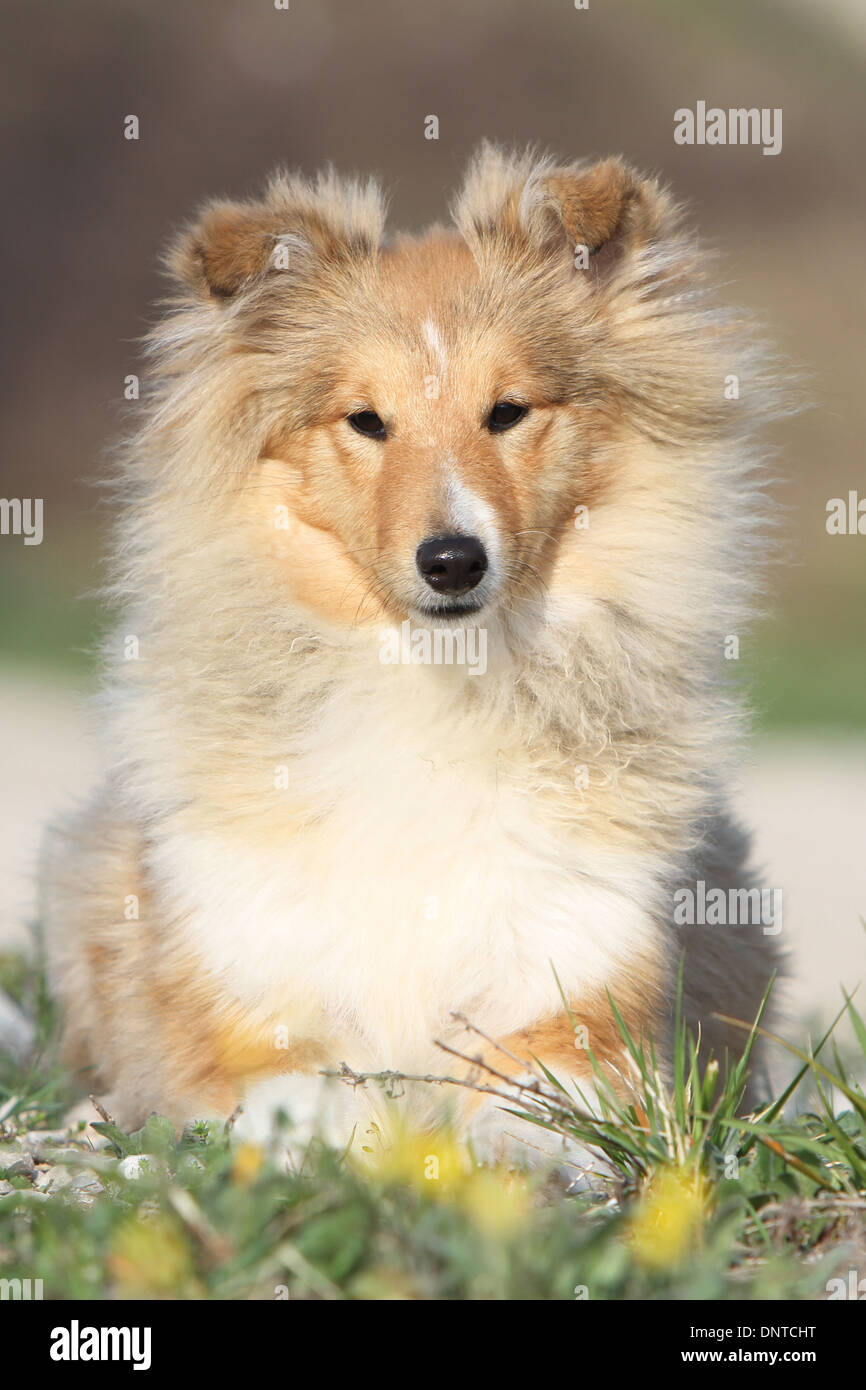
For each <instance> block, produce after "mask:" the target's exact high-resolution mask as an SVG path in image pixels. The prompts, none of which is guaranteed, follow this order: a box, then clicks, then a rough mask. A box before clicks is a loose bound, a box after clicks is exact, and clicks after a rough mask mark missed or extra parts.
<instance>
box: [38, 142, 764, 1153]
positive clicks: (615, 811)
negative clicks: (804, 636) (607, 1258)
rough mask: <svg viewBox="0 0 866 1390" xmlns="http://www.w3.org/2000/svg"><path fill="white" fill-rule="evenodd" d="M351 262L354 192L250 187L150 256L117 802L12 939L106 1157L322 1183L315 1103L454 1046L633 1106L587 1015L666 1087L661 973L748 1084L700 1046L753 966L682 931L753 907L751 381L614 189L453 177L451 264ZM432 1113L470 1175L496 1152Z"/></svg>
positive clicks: (343, 1106)
mask: <svg viewBox="0 0 866 1390" xmlns="http://www.w3.org/2000/svg"><path fill="white" fill-rule="evenodd" d="M381 224H382V212H381V204H380V201H379V198H378V195H377V194H376V193H375V190H373V189H370V188H367V189H359V188H358V187H357V186H355V185H341V184H339V183H337V182H336V181H335V180H334V179H333V178H332V177H330V176H328V177H327V178H325V179H323V180H320V182H319V184H318V185H316V186H315V187H309V186H306V185H303V184H301V183H299V182H295V181H291V182H290V181H286V180H278V181H276V182H275V183H274V184H273V185H272V186H271V189H270V190H269V193H268V196H267V198H266V200H265V201H264V202H263V203H261V204H253V205H243V206H241V205H231V204H218V205H214V206H213V207H211V208H210V209H209V210H208V211H207V212H206V213H205V215H204V217H203V219H202V220H201V222H200V223H199V224H198V225H197V226H196V227H195V228H194V229H192V230H191V231H190V232H189V233H188V234H187V235H186V236H185V237H184V238H183V239H182V240H181V241H180V242H179V244H178V247H177V248H176V250H175V253H174V257H173V261H172V265H173V269H174V271H175V273H176V274H177V276H178V277H179V279H180V280H181V282H182V284H183V286H184V298H183V300H182V301H181V303H180V305H179V307H178V311H177V312H176V313H175V314H174V315H173V316H171V317H169V318H168V319H167V320H166V322H165V323H164V324H163V325H162V326H161V327H160V328H159V329H158V330H157V331H156V333H155V335H154V340H153V341H154V348H155V362H156V364H157V369H158V373H159V386H158V389H156V390H151V392H150V393H148V391H147V390H145V397H146V398H147V396H148V394H150V396H151V404H150V406H149V407H148V408H147V412H146V419H145V422H144V426H143V428H142V430H141V432H140V434H139V435H138V436H137V437H136V439H135V440H134V441H133V443H132V445H131V446H130V449H129V451H128V455H127V461H126V471H125V480H124V500H125V504H126V505H125V509H124V513H123V521H122V525H121V528H120V531H119V544H118V552H119V555H120V561H121V564H120V567H119V574H118V586H119V588H120V589H121V590H122V593H123V596H124V601H125V609H124V617H123V625H122V628H121V630H120V633H119V635H118V638H117V640H116V644H115V645H114V646H113V647H112V649H111V657H112V670H111V681H110V685H109V689H108V694H107V701H106V720H107V724H108V728H109V730H110V749H111V754H112V758H113V772H112V775H111V778H110V781H109V785H108V787H107V789H106V790H105V791H104V792H103V794H102V795H101V796H100V799H99V801H98V803H97V804H95V805H94V806H93V807H92V808H91V810H90V811H89V812H88V813H87V814H86V815H85V816H84V817H83V818H81V819H80V820H79V821H78V822H77V823H76V824H75V825H73V826H71V827H67V828H66V829H65V830H63V831H61V832H59V834H58V836H57V843H56V844H55V847H54V851H53V854H52V866H51V869H50V871H49V875H48V885H47V887H48V891H47V896H46V912H45V921H46V933H47V937H48V944H49V958H50V961H51V968H52V972H53V978H54V980H55V982H56V987H57V989H58V991H59V993H60V995H61V996H62V998H63V1000H64V1002H65V1004H66V1013H67V1028H66V1039H67V1050H68V1055H69V1057H70V1059H71V1060H74V1061H75V1062H76V1063H77V1064H80V1065H84V1066H86V1065H91V1066H95V1067H96V1068H97V1070H98V1074H99V1076H100V1077H101V1078H102V1081H101V1083H100V1084H103V1085H104V1086H105V1088H106V1094H108V1093H109V1092H110V1094H111V1100H110V1105H111V1107H112V1108H113V1109H114V1110H115V1112H116V1114H117V1115H118V1117H119V1118H120V1119H121V1120H124V1121H125V1122H127V1123H131V1122H134V1121H136V1120H138V1119H140V1118H141V1117H142V1116H143V1115H145V1114H146V1113H147V1112H148V1111H150V1110H153V1109H156V1110H159V1111H160V1112H162V1113H167V1114H169V1115H170V1116H172V1117H173V1118H174V1119H175V1120H177V1121H178V1122H181V1121H185V1120H188V1119H191V1118H193V1117H196V1116H198V1115H203V1114H213V1113H224V1114H228V1113H229V1112H231V1111H233V1110H234V1109H235V1107H236V1106H237V1105H238V1103H243V1105H244V1107H245V1110H246V1113H247V1116H248V1117H250V1121H249V1122H250V1124H251V1125H252V1126H253V1127H254V1128H255V1125H256V1123H257V1121H256V1120H255V1118H254V1117H255V1116H257V1115H258V1114H259V1112H261V1113H262V1114H267V1113H269V1112H270V1111H271V1110H272V1109H274V1108H277V1107H279V1108H283V1109H285V1110H287V1111H288V1112H289V1113H290V1114H291V1115H292V1116H293V1118H294V1119H295V1120H296V1121H298V1122H299V1123H300V1125H301V1128H302V1129H303V1127H304V1126H305V1125H306V1126H310V1125H311V1124H312V1122H313V1121H314V1119H316V1118H318V1119H320V1120H323V1121H324V1126H325V1134H326V1137H328V1138H333V1139H334V1141H335V1142H340V1141H341V1140H342V1139H347V1138H348V1137H349V1135H350V1133H351V1132H352V1129H353V1126H354V1125H356V1124H357V1122H358V1121H361V1123H362V1126H363V1121H364V1117H365V1114H366V1106H367V1105H369V1104H372V1103H373V1102H374V1097H375V1093H374V1092H371V1091H370V1090H367V1091H360V1090H359V1091H353V1090H351V1089H349V1088H347V1087H345V1086H340V1085H339V1084H338V1086H337V1089H336V1092H334V1095H333V1097H331V1095H330V1092H327V1093H326V1092H323V1086H325V1083H324V1082H323V1081H322V1080H321V1077H320V1073H321V1072H322V1071H323V1070H328V1069H337V1068H339V1065H340V1064H341V1063H342V1062H346V1063H347V1064H348V1065H349V1066H350V1067H351V1068H352V1069H354V1070H360V1071H365V1072H369V1071H380V1070H384V1069H397V1070H400V1071H403V1072H410V1073H416V1072H421V1073H427V1072H437V1073H441V1072H442V1071H443V1058H442V1054H441V1053H440V1052H437V1049H436V1046H435V1040H436V1039H440V1040H443V1041H450V1042H451V1043H456V1044H457V1045H458V1046H459V1045H460V1041H459V1040H460V1039H461V1038H465V1035H464V1034H463V1033H462V1032H461V1027H462V1025H461V1024H460V1023H459V1022H458V1021H456V1020H455V1019H454V1018H453V1017H452V1015H453V1014H455V1013H459V1014H462V1015H465V1016H467V1017H468V1018H469V1019H470V1020H471V1021H472V1023H474V1024H475V1025H476V1026H477V1027H478V1028H479V1029H481V1030H483V1032H484V1033H486V1034H488V1035H489V1036H490V1037H491V1038H495V1039H501V1040H503V1041H504V1043H505V1045H506V1046H507V1047H508V1049H509V1050H510V1051H511V1052H512V1053H514V1054H516V1055H517V1056H518V1057H523V1058H529V1057H531V1056H536V1057H538V1058H540V1060H541V1061H542V1062H543V1063H545V1064H546V1065H547V1066H549V1067H550V1069H551V1070H552V1071H554V1072H555V1073H556V1074H557V1075H560V1076H562V1077H563V1079H577V1080H579V1081H580V1082H581V1084H582V1085H583V1086H586V1085H587V1083H588V1082H591V1078H592V1070H591V1064H590V1061H589V1059H588V1056H587V1052H586V1050H585V1048H583V1047H582V1046H581V1045H578V1046H576V1045H575V1043H576V1035H575V1023H577V1024H578V1025H579V1027H580V1030H581V1031H580V1042H588V1045H589V1048H590V1049H591V1050H592V1052H593V1054H594V1056H595V1057H596V1058H597V1059H598V1061H599V1062H600V1063H602V1064H607V1065H609V1066H610V1067H611V1068H613V1069H614V1070H616V1069H620V1068H622V1065H623V1063H622V1058H623V1044H622V1038H621V1036H620V1034H619V1031H618V1029H617V1027H616V1025H615V1023H614V1020H613V1018H612V1015H611V1011H610V1007H609V1003H608V991H609V992H610V993H611V994H612V995H613V997H614V999H615V1000H616V1002H617V1004H618V1006H619V1009H620V1011H621V1013H622V1015H623V1017H624V1019H625V1022H626V1023H627V1024H628V1026H629V1028H630V1029H631V1031H632V1032H633V1033H634V1035H635V1036H640V1035H641V1034H642V1033H644V1032H646V1031H649V1032H650V1033H652V1035H653V1036H654V1038H655V1040H656V1044H657V1046H658V1048H659V1050H660V1052H661V1054H662V1055H664V1054H665V1050H666V1048H667V1047H668V1046H669V1035H670V1023H671V1016H672V1011H673V1001H674V996H675V992H676V975H677V969H678V965H679V959H680V954H681V951H682V948H683V947H684V946H685V948H686V975H685V995H684V1002H685V1008H686V1013H687V1016H688V1018H689V1020H690V1022H691V1023H692V1024H693V1025H697V1024H698V1023H700V1025H701V1028H702V1032H703V1037H704V1045H705V1046H706V1047H709V1046H712V1047H713V1048H714V1050H715V1051H716V1053H717V1054H718V1053H720V1052H721V1051H722V1050H724V1048H725V1047H727V1046H730V1047H731V1048H732V1049H733V1050H739V1049H740V1048H741V1047H742V1042H743V1038H742V1035H741V1034H739V1033H734V1032H733V1031H731V1032H730V1033H729V1032H728V1031H727V1030H726V1028H725V1026H724V1025H723V1024H721V1023H719V1022H718V1021H717V1020H714V1019H713V1017H712V1015H713V1014H715V1013H718V1014H728V1015H734V1016H736V1017H739V1018H745V1019H751V1018H753V1017H754V1015H755V1012H756V1010H757V1008H758V1005H759V1003H760V1000H761V997H762V995H763V993H764V991H765V989H766V986H767V982H768V979H769V977H770V975H771V973H772V970H773V968H774V958H773V957H774V952H773V939H772V937H771V936H768V935H767V934H766V933H764V932H763V931H762V929H761V926H760V925H759V924H758V925H751V926H748V927H745V928H743V927H740V928H736V927H718V926H695V927H691V928H685V929H684V930H683V931H679V930H678V929H677V928H676V927H675V925H674V923H673V898H674V893H675V891H676V890H677V888H678V887H680V886H682V885H684V884H692V885H694V884H695V883H696V882H698V881H703V882H704V883H706V884H708V885H711V886H717V887H721V888H722V889H724V890H727V889H728V888H736V887H742V888H745V887H750V886H751V883H752V880H751V879H750V877H749V874H748V869H747V864H746V847H745V843H744V840H743V838H742V836H741V835H740V834H739V833H738V832H737V831H736V830H735V829H733V828H732V826H731V824H730V822H729V819H728V817H727V813H726V811H725V798H724V795H723V783H724V779H725V777H726V774H727V767H728V759H729V750H730V744H731V738H732V732H733V731H735V730H736V729H737V728H738V727H739V721H738V718H737V705H736V702H735V700H734V699H733V698H732V697H731V695H730V694H729V693H727V692H726V691H725V690H724V688H723V680H722V675H723V670H724V667H725V661H724V647H725V642H726V640H727V639H729V638H730V637H731V635H732V634H733V635H735V634H738V633H739V631H740V628H741V623H742V618H743V612H744V603H745V600H746V599H747V596H748V592H749V573H750V570H751V556H752V554H753V552H754V550H755V548H756V546H755V537H756V535H757V534H759V533H758V532H757V531H756V518H757V517H758V516H759V509H758V508H757V505H756V496H757V494H756V490H755V485H754V482H753V480H752V457H751V452H750V448H749V445H748V440H749V438H750V434H751V431H752V428H753V425H754V423H755V420H756V418H757V416H758V415H759V414H760V411H761V409H762V408H764V407H765V404H766V390H765V388H764V387H763V386H762V385H761V383H760V380H759V378H758V376H757V374H756V372H757V369H756V368H755V367H754V363H751V359H749V361H750V363H751V365H750V368H749V369H748V370H750V371H751V376H750V377H749V387H750V396H751V400H750V401H747V402H743V401H739V400H734V401H731V400H727V399H726V398H725V381H726V378H728V379H730V375H731V374H736V373H738V372H742V367H741V362H742V361H743V356H742V354H743V352H744V344H743V338H742V334H741V332H740V329H739V325H736V324H732V323H730V322H728V321H727V320H726V319H724V317H722V316H720V315H718V314H717V313H715V312H713V311H712V310H708V309H706V308H705V307H704V306H703V303H702V301H701V300H700V299H699V298H698V297H697V296H696V292H695V277H696V275H697V274H698V272H699V268H700V262H699V260H696V253H695V250H694V247H693V245H692V243H691V242H690V241H689V239H688V238H687V237H685V236H684V235H683V234H682V233H680V231H679V230H678V225H677V219H676V216H675V213H674V211H673V210H672V208H671V206H670V203H669V201H668V199H667V198H666V196H665V195H664V194H663V193H661V192H660V191H659V190H658V188H657V187H656V186H655V185H654V184H652V183H649V182H646V181H641V180H639V179H638V178H637V177H636V176H634V175H633V174H632V173H631V172H630V171H629V170H627V169H626V168H625V166H623V165H621V164H619V163H618V162H616V161H611V162H608V163H607V164H603V165H598V166H595V167H593V168H585V167H580V166H577V167H574V168H556V167H554V166H552V165H550V164H549V163H546V162H543V161H542V162H540V163H533V162H532V160H531V159H529V158H515V159H510V158H505V157H503V156H501V155H499V154H497V153H496V152H495V151H492V150H490V149H485V150H484V151H483V152H482V154H481V155H480V157H479V159H478V160H477V161H476V163H475V165H474V167H473V169H472V171H471V172H470V176H469V180H468V182H467V186H466V188H465V190H464V193H463V195H462V197H461V199H460V202H459V205H458V209H457V227H458V230H457V231H456V232H451V231H446V230H443V229H437V228H434V229H433V230H432V231H431V232H430V233H428V234H427V235H426V236H425V237H424V238H423V239H419V240H408V239H399V240H397V241H395V242H392V243H390V244H383V243H382V225H381ZM762 392H764V395H763V397H762ZM425 547H426V549H425ZM407 622H408V623H409V625H410V626H409V628H407V627H406V626H405V624H406V623H407ZM429 629H438V630H439V638H437V643H438V647H437V645H435V644H431V646H430V648H429V649H428V648H425V645H424V642H425V640H426V638H425V635H424V634H425V630H429ZM419 630H420V632H421V638H420V639H419V638H418V637H417V633H418V631H419ZM413 632H414V634H415V635H414V636H413ZM389 633H390V634H393V633H397V634H399V636H398V638H397V639H396V640H392V637H390V636H389ZM443 634H445V635H444V636H443ZM482 635H483V638H484V644H485V645H484V662H483V663H481V662H478V661H476V662H475V664H474V665H473V664H472V662H469V661H466V662H461V660H460V657H461V655H462V653H463V645H462V644H464V643H465V644H466V650H468V651H470V652H471V651H475V652H476V654H477V652H478V651H479V650H480V646H479V640H480V637H481V636H482ZM467 639H471V640H469V641H467ZM413 643H414V645H413ZM449 649H450V655H451V657H452V660H451V661H450V662H449V661H448V658H447V655H446V656H445V658H444V660H443V661H442V662H441V663H437V661H436V659H435V656H434V659H433V660H432V661H427V660H424V659H423V658H424V657H425V655H428V654H429V651H433V652H434V653H435V652H436V651H437V650H438V651H439V652H440V653H441V652H444V653H446V654H447V653H449ZM413 651H414V652H415V653H416V656H417V655H420V657H421V660H417V659H416V660H411V659H410V657H411V653H412V652H413ZM387 653H390V655H387ZM395 653H397V655H396V657H395ZM124 656H127V657H128V656H131V657H132V658H133V659H128V660H124V659H123V658H124ZM454 658H456V659H454ZM563 996H564V998H565V1000H566V1001H567V1005H568V1007H567V1008H566V1006H565V1004H564V1002H563ZM583 1030H585V1032H584V1031H583ZM469 1050H470V1051H471V1052H475V1051H477V1046H476V1045H475V1044H474V1043H472V1044H470V1047H469ZM452 1069H453V1064H451V1063H449V1064H446V1066H445V1067H444V1070H452ZM94 1084H95V1083H94ZM426 1094H427V1093H426V1092H425V1090H424V1088H418V1090H417V1091H416V1092H413V1099H412V1104H413V1105H414V1107H415V1115H416V1117H418V1118H423V1119H427V1120H429V1118H430V1112H425V1109H424V1100H423V1099H422V1097H423V1096H425V1095H426ZM323 1095H324V1097H325V1099H324V1106H325V1110H324V1112H323V1110H322V1104H323ZM434 1095H438V1093H434ZM461 1096H462V1099H461V1105H462V1112H461V1118H462V1120H463V1121H464V1122H465V1124H466V1125H467V1126H469V1127H470V1128H471V1129H472V1132H473V1133H474V1134H475V1136H476V1137H477V1138H479V1139H480V1146H481V1147H482V1149H483V1148H485V1147H490V1148H492V1149H495V1148H496V1146H497V1143H498V1138H497V1135H498V1131H499V1130H500V1129H501V1128H503V1125H504V1127H506V1128H508V1129H509V1130H512V1131H513V1130H514V1128H515V1121H514V1120H513V1119H510V1118H506V1120H504V1121H501V1120H500V1118H499V1116H500V1115H501V1112H499V1111H496V1110H495V1108H494V1103H493V1102H492V1101H491V1100H489V1099H488V1100H481V1101H479V1097H478V1096H477V1095H475V1094H473V1093H471V1092H468V1091H467V1092H465V1093H461ZM488 1141H489V1144H488Z"/></svg>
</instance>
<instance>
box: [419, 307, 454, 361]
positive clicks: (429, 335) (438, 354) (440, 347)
mask: <svg viewBox="0 0 866 1390" xmlns="http://www.w3.org/2000/svg"><path fill="white" fill-rule="evenodd" d="M421 327H422V329H423V330H424V337H425V338H426V339H427V343H428V345H429V347H430V349H431V351H432V353H433V356H434V357H435V358H436V361H437V362H438V364H439V366H440V367H444V366H445V363H446V362H447V360H448V357H447V354H446V352H445V345H444V343H443V342H442V337H441V334H440V333H439V328H438V326H437V325H436V324H435V323H434V321H433V319H431V318H426V319H425V320H424V322H423V324H422V325H421Z"/></svg>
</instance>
